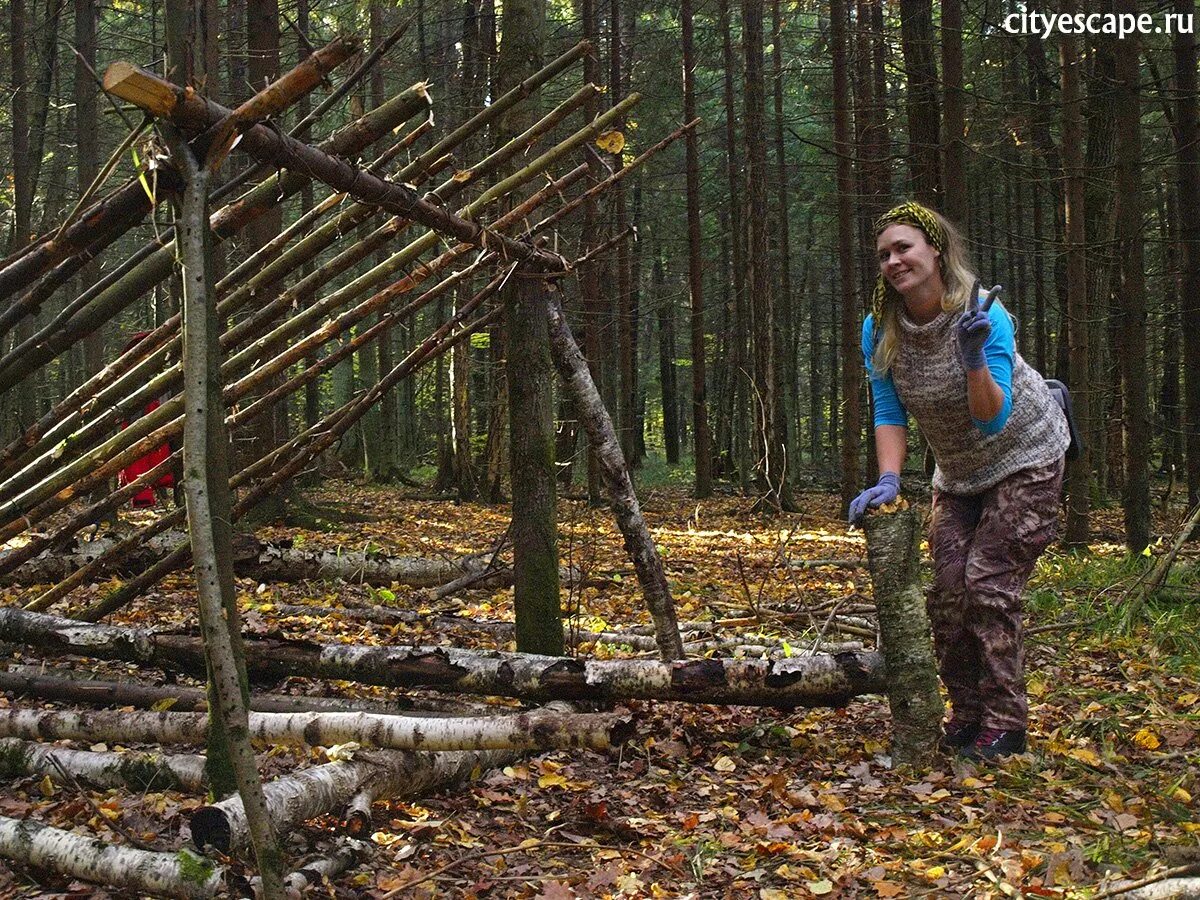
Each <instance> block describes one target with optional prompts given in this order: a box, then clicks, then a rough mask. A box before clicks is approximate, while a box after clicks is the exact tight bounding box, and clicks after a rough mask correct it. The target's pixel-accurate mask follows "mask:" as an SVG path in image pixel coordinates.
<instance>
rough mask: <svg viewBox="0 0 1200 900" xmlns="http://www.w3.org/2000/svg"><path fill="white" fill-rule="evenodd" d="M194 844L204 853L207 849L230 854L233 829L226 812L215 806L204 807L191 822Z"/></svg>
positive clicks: (195, 813) (193, 814) (195, 814)
mask: <svg viewBox="0 0 1200 900" xmlns="http://www.w3.org/2000/svg"><path fill="white" fill-rule="evenodd" d="M190 824H191V828H192V843H193V844H195V846H196V847H197V848H198V849H199V850H201V851H203V850H204V849H205V848H207V847H212V848H213V849H215V850H219V851H220V852H221V853H228V852H229V851H230V850H231V849H232V847H233V829H232V828H231V827H230V825H229V819H228V817H227V816H226V815H225V813H224V811H223V810H221V809H218V808H217V807H215V806H202V807H201V808H200V809H198V810H196V811H195V812H194V813H192V818H191V820H190Z"/></svg>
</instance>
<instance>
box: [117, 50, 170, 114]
mask: <svg viewBox="0 0 1200 900" xmlns="http://www.w3.org/2000/svg"><path fill="white" fill-rule="evenodd" d="M104 90H105V91H107V92H108V93H110V94H112V95H113V96H114V97H119V98H120V99H122V100H126V101H128V102H129V103H132V104H133V105H134V106H137V107H139V108H140V109H144V110H145V111H146V112H148V113H152V114H153V115H156V116H169V115H170V114H171V111H172V110H174V109H175V105H176V103H177V102H178V99H179V96H178V93H177V91H176V88H175V86H174V85H172V84H171V83H170V82H167V81H163V80H162V79H161V78H159V77H158V76H156V75H152V74H150V73H149V72H146V71H144V70H143V69H139V68H138V67H137V66H135V65H133V64H131V63H127V62H124V61H123V60H119V61H117V62H115V63H113V64H112V65H110V66H109V67H108V68H107V69H106V70H105V72H104Z"/></svg>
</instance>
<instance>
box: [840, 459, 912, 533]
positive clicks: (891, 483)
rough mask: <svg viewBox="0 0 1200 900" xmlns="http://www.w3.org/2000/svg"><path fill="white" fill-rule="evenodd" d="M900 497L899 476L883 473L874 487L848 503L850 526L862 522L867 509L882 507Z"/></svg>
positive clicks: (892, 473) (893, 473)
mask: <svg viewBox="0 0 1200 900" xmlns="http://www.w3.org/2000/svg"><path fill="white" fill-rule="evenodd" d="M899 496H900V476H899V475H898V474H896V473H895V472H884V473H883V474H882V475H880V476H879V481H878V482H876V484H875V486H874V487H869V488H867V489H866V490H865V491H863V492H862V493H861V494H859V495H858V496H857V497H855V498H854V499H853V500H851V501H850V516H849V518H850V524H851V525H854V524H855V523H857V522H859V521H861V520H862V517H863V516H864V515H866V513H867V508H868V507H872V508H873V507H876V506H883V504H885V503H891V502H892V501H894V500H895V499H896V498H897V497H899Z"/></svg>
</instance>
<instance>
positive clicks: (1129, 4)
mask: <svg viewBox="0 0 1200 900" xmlns="http://www.w3.org/2000/svg"><path fill="white" fill-rule="evenodd" d="M1114 9H1115V10H1116V12H1117V13H1118V15H1130V14H1131V15H1135V16H1136V15H1137V13H1138V5H1137V3H1136V0H1114ZM1139 46H1140V40H1139V37H1138V36H1137V35H1136V34H1134V35H1127V36H1126V37H1125V39H1124V40H1120V41H1117V47H1116V50H1115V53H1116V75H1117V96H1116V98H1115V100H1116V103H1115V106H1116V110H1117V129H1116V131H1117V142H1118V146H1117V149H1116V157H1117V175H1116V187H1117V197H1118V201H1117V203H1118V209H1119V215H1118V216H1117V221H1118V222H1119V223H1120V230H1121V239H1122V240H1121V260H1122V265H1121V311H1122V314H1123V316H1122V317H1123V327H1122V329H1121V330H1122V334H1123V346H1122V350H1123V351H1124V352H1123V354H1122V357H1121V360H1120V364H1121V373H1122V382H1123V387H1124V407H1125V415H1124V417H1123V422H1124V428H1123V430H1124V438H1125V441H1124V448H1125V496H1124V507H1125V545H1126V547H1128V549H1129V552H1130V553H1133V554H1138V553H1141V552H1142V550H1143V549H1145V548H1146V547H1147V546H1148V545H1149V543H1150V437H1151V434H1150V410H1149V388H1148V386H1147V377H1146V273H1145V271H1144V269H1143V268H1142V265H1143V237H1142V228H1143V221H1142V218H1143V215H1144V212H1143V203H1142V179H1141V175H1142V172H1141V168H1142V136H1141V110H1142V106H1141V98H1140V92H1139V88H1138V76H1139V66H1138V62H1139V56H1138V48H1139Z"/></svg>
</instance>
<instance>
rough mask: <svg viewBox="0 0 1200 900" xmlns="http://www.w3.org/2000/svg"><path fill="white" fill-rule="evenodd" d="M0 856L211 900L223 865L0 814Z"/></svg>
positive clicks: (147, 890)
mask: <svg viewBox="0 0 1200 900" xmlns="http://www.w3.org/2000/svg"><path fill="white" fill-rule="evenodd" d="M0 856H3V857H4V858H5V859H11V860H13V861H14V862H18V863H21V864H22V865H26V866H33V867H35V868H38V869H44V870H46V871H49V872H57V873H59V874H63V875H70V876H72V877H75V878H82V879H84V880H85V881H91V882H95V883H97V884H104V885H110V886H112V887H116V888H123V889H125V890H129V891H133V892H135V893H138V894H150V895H152V896H155V897H187V898H192V897H214V896H216V895H217V893H218V892H219V891H221V890H222V889H223V888H224V886H225V880H226V879H225V870H224V868H223V867H221V866H218V865H215V864H213V863H212V862H211V861H210V860H208V859H205V858H203V857H199V856H196V855H195V854H194V853H191V852H190V851H187V850H181V851H180V852H178V853H154V852H151V851H148V850H137V849H134V848H133V847H124V846H118V845H116V844H109V843H106V842H105V841H101V840H97V839H95V838H89V837H83V836H81V835H78V834H72V833H71V832H69V831H63V830H61V829H59V828H52V827H50V826H49V825H43V824H42V823H40V822H37V821H35V820H33V819H24V820H22V821H18V820H17V819H10V818H8V817H7V816H0Z"/></svg>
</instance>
